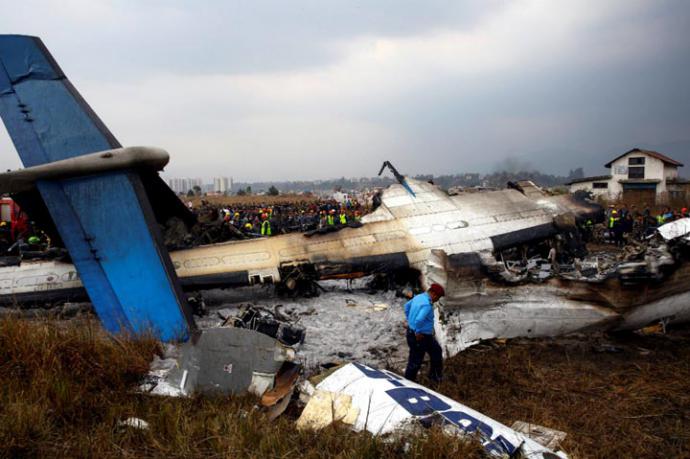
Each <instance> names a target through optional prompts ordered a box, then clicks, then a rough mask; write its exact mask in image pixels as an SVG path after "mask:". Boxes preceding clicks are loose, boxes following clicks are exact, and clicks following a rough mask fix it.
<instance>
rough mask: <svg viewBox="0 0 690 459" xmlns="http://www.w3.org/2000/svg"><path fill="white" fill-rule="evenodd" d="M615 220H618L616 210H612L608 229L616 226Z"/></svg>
mask: <svg viewBox="0 0 690 459" xmlns="http://www.w3.org/2000/svg"><path fill="white" fill-rule="evenodd" d="M616 222H618V212H616V211H615V210H612V211H611V217H609V229H613V228H614V227H615V226H616Z"/></svg>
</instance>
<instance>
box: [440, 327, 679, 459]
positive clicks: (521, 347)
mask: <svg viewBox="0 0 690 459" xmlns="http://www.w3.org/2000/svg"><path fill="white" fill-rule="evenodd" d="M602 344H612V345H613V346H615V347H616V348H618V349H620V350H621V352H607V351H606V348H605V347H602ZM609 350H610V349H609ZM602 351H603V352H602ZM446 366H447V372H446V379H445V380H444V382H443V384H442V385H441V387H440V388H439V391H440V392H442V393H444V394H446V395H448V396H450V397H451V398H453V399H455V400H459V401H461V402H462V403H465V404H467V405H468V406H470V407H472V408H474V409H477V410H479V411H481V412H483V413H484V414H487V415H489V416H491V417H493V418H494V419H496V420H498V421H501V422H503V423H504V424H507V425H511V424H512V423H513V422H514V421H516V420H522V421H529V422H534V423H536V424H541V425H544V426H547V427H551V428H554V429H558V430H562V431H564V432H567V433H568V437H567V438H566V440H565V442H564V445H563V447H564V449H565V450H566V451H568V452H569V453H570V454H571V457H574V458H612V457H645V458H653V457H658V458H670V457H674V458H675V457H690V330H676V331H673V332H671V333H670V334H669V335H654V336H645V337H642V336H637V335H628V336H622V337H617V338H615V340H613V341H604V340H603V338H598V339H592V338H582V339H560V340H539V341H537V340H516V341H511V342H508V343H507V344H506V345H487V346H480V347H478V348H476V349H473V350H472V349H471V350H469V351H467V352H464V353H462V354H460V355H458V356H456V357H454V358H453V359H450V360H449V361H448V362H447V365H446Z"/></svg>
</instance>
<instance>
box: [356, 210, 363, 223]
mask: <svg viewBox="0 0 690 459" xmlns="http://www.w3.org/2000/svg"><path fill="white" fill-rule="evenodd" d="M361 220H362V212H360V211H359V210H355V221H356V222H360V221H361Z"/></svg>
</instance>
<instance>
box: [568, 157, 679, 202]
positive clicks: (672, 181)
mask: <svg viewBox="0 0 690 459" xmlns="http://www.w3.org/2000/svg"><path fill="white" fill-rule="evenodd" d="M605 166H606V167H607V168H609V169H611V175H601V176H597V177H584V178H581V179H577V180H573V181H571V182H570V183H567V185H569V186H570V192H571V193H573V192H575V191H580V190H584V191H589V192H591V193H592V194H593V195H594V196H604V197H606V198H608V199H624V200H630V199H633V200H638V201H644V202H648V203H649V204H652V203H655V202H656V201H657V198H658V197H659V196H663V197H664V198H666V197H668V196H675V195H677V194H679V193H682V194H684V193H685V188H686V187H685V185H687V181H686V180H682V179H679V178H678V168H679V167H682V166H683V164H682V163H680V162H678V161H676V160H675V159H671V158H669V157H668V156H666V155H662V154H661V153H659V152H656V151H650V150H641V149H639V148H633V149H632V150H630V151H627V152H625V153H623V154H622V155H620V156H618V157H617V158H614V159H613V160H611V161H609V162H608V163H607V164H606V165H605Z"/></svg>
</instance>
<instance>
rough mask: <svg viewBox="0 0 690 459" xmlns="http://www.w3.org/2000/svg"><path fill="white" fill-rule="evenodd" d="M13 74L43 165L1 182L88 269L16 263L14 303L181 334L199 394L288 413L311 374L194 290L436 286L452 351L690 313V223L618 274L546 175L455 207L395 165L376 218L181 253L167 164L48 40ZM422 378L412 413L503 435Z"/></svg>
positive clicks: (13, 60) (7, 61) (6, 282)
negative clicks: (207, 315)
mask: <svg viewBox="0 0 690 459" xmlns="http://www.w3.org/2000/svg"><path fill="white" fill-rule="evenodd" d="M0 64H1V66H0V115H1V116H2V119H3V122H4V123H5V126H6V127H7V131H8V132H9V134H10V137H11V138H12V141H13V143H14V145H15V147H16V149H17V151H18V153H19V155H20V157H21V159H22V162H23V164H24V165H25V167H26V168H25V169H21V170H18V171H12V172H7V173H4V174H0V189H1V190H2V191H3V192H9V193H11V194H12V197H13V198H14V199H15V200H16V201H17V202H18V203H19V204H20V205H21V206H22V208H23V209H25V210H26V211H27V212H28V213H29V215H31V216H32V219H34V220H36V221H37V222H39V224H40V226H41V227H42V228H44V229H45V230H46V231H47V232H48V233H49V234H50V235H51V238H52V239H53V240H54V241H59V243H60V245H62V246H64V247H65V248H66V250H67V252H68V256H69V260H70V261H71V262H69V261H64V260H62V259H61V258H59V257H58V258H55V259H33V260H28V259H21V257H3V259H2V266H1V267H0V302H4V303H10V304H17V303H25V302H47V301H59V300H70V299H73V298H76V297H84V296H86V295H88V298H89V299H90V301H91V303H92V304H93V307H94V309H95V311H96V313H97V315H98V317H99V319H100V321H101V323H102V324H103V326H104V328H105V329H106V330H108V331H109V332H112V333H118V332H122V331H127V332H135V333H137V332H143V331H149V330H153V331H155V333H157V334H158V336H159V337H160V338H161V339H162V340H164V341H173V342H175V341H177V342H180V341H181V342H184V344H182V345H180V346H179V349H178V351H179V354H178V356H177V358H176V360H175V361H176V365H175V367H176V370H175V371H172V372H169V373H166V375H167V376H166V378H167V382H168V384H170V385H171V387H172V386H174V388H176V390H179V391H180V392H182V393H188V392H190V391H193V390H197V389H198V390H205V389H218V390H222V391H226V392H235V393H237V392H243V391H247V390H249V391H252V392H254V393H257V394H259V395H262V396H263V398H262V402H263V403H264V404H265V406H268V407H274V406H279V405H281V404H284V403H285V400H286V398H288V399H289V395H291V394H292V391H293V389H294V386H295V383H296V381H297V377H298V373H299V367H298V365H296V364H294V362H293V360H294V348H293V346H294V345H297V344H299V342H300V341H301V340H303V339H304V335H303V334H300V331H299V330H295V329H291V328H290V327H289V325H286V324H278V323H275V322H272V321H271V320H270V318H265V317H264V318H261V317H254V316H252V317H250V318H249V319H247V320H240V322H241V323H242V324H243V325H242V326H240V327H239V328H238V327H237V326H235V327H220V328H216V329H206V330H199V329H197V327H196V324H195V321H194V318H193V314H192V312H191V308H190V306H189V304H188V298H187V295H186V294H185V291H186V292H190V291H191V292H194V291H198V290H202V289H208V288H216V287H222V288H229V287H241V286H248V285H257V284H275V285H276V287H277V289H279V290H280V291H283V292H288V293H290V292H299V291H300V290H301V289H303V288H305V286H307V288H309V286H311V285H313V284H314V282H316V281H319V280H325V279H352V278H357V277H364V276H368V275H389V276H397V275H400V276H402V277H405V278H408V279H409V278H410V276H412V277H416V278H417V279H418V281H419V284H420V285H421V286H422V287H424V286H428V285H430V284H431V283H434V282H436V283H440V284H442V285H444V286H445V290H446V297H445V298H443V300H442V301H441V302H440V304H438V307H437V308H438V309H437V313H438V317H439V320H438V321H437V323H436V333H437V335H438V340H439V343H440V344H441V346H442V347H443V350H444V353H445V354H446V355H448V356H450V355H454V354H456V353H457V352H459V351H461V350H462V349H465V348H466V347H468V346H470V345H472V344H473V343H476V342H478V341H480V340H482V339H491V338H512V337H520V336H526V337H539V336H556V335H562V334H567V333H571V332H576V331H582V330H591V329H616V330H624V329H637V328H641V327H643V326H645V325H648V324H650V323H652V322H654V321H660V320H662V321H665V322H666V323H671V322H680V321H686V320H688V319H690V282H688V281H689V280H690V263H688V261H687V259H688V244H690V242H689V241H688V237H687V234H688V232H690V226H688V225H687V224H686V223H683V221H680V222H674V223H672V224H670V225H672V227H669V226H668V225H666V226H665V227H662V228H660V230H659V232H658V233H659V234H658V235H657V236H655V237H654V238H653V239H652V240H650V242H649V243H648V244H646V245H644V246H640V247H639V250H637V251H636V252H634V253H631V254H629V256H628V257H627V259H626V260H622V261H617V262H611V263H605V262H602V261H601V260H599V259H596V258H592V257H589V256H588V254H587V252H586V250H585V246H584V244H583V242H582V240H581V237H580V231H579V229H578V226H579V225H580V224H582V223H583V222H584V221H586V220H588V219H591V220H594V221H601V219H602V216H603V211H602V209H601V207H600V206H598V205H596V204H594V203H592V202H589V201H586V200H584V199H579V198H576V197H575V196H571V195H559V196H550V195H548V194H547V193H545V192H544V191H542V190H541V189H540V188H538V187H537V186H535V185H534V184H532V183H531V182H519V183H517V184H511V186H510V187H509V188H508V189H505V190H500V191H487V192H482V193H475V194H460V195H456V196H449V195H448V194H447V193H446V192H444V191H443V190H441V189H439V188H438V187H436V186H434V185H433V184H430V183H426V182H422V181H417V180H412V179H409V178H406V177H404V176H402V175H400V174H399V173H398V172H397V171H396V170H395V168H393V167H392V165H390V164H389V163H388V164H384V166H386V165H388V166H389V167H390V169H391V170H392V172H393V174H394V175H395V177H396V179H397V180H398V184H395V185H392V186H390V187H389V188H387V189H386V190H384V191H383V192H382V193H381V194H380V196H379V197H378V198H377V201H378V202H377V204H378V206H377V208H376V209H375V210H374V211H373V212H372V213H370V214H368V215H366V216H365V217H364V218H363V219H362V222H361V224H358V225H351V226H350V227H344V228H340V229H338V230H337V231H315V232H310V233H306V234H298V233H294V234H286V235H280V236H274V237H270V238H260V239H252V240H245V241H237V242H228V243H220V244H211V245H206V246H198V247H192V248H185V249H180V250H172V251H168V250H167V249H166V247H165V245H164V244H163V237H162V232H165V231H166V230H167V228H169V226H170V225H171V222H176V223H177V224H180V223H181V224H182V225H184V226H185V227H186V228H187V229H189V228H191V227H192V226H193V225H194V223H195V216H194V215H193V214H192V213H191V212H190V211H189V209H187V208H186V207H185V206H184V205H183V204H182V202H181V201H180V200H179V198H178V197H177V196H175V194H174V193H173V192H172V191H171V190H170V189H169V188H168V187H167V185H166V184H165V183H164V182H163V181H162V180H161V179H160V177H159V176H158V171H160V170H161V169H162V168H163V167H164V166H165V165H166V164H167V162H168V155H167V153H165V152H164V151H163V150H159V149H154V148H145V147H129V148H122V146H121V145H120V144H119V143H118V141H117V140H116V139H115V137H114V136H113V135H112V133H110V131H109V130H108V129H107V127H106V126H105V124H104V123H103V122H102V121H101V120H100V119H99V118H98V117H97V116H96V114H95V113H94V112H93V111H92V110H91V108H90V107H89V106H88V105H87V104H86V102H85V101H84V99H83V98H82V97H81V96H80V95H79V93H78V92H77V91H76V89H75V88H74V87H73V86H72V85H71V83H70V82H69V80H67V78H66V77H65V75H64V73H63V72H62V71H61V69H60V68H59V67H58V65H57V63H56V62H55V60H54V59H53V58H52V56H51V55H50V53H49V52H48V51H47V49H46V48H45V46H44V45H43V43H42V42H41V41H40V39H38V38H35V37H26V36H14V35H12V36H0ZM683 224H685V225H686V226H683ZM669 228H672V229H669ZM543 244H547V245H548V244H557V245H558V247H559V250H560V251H561V253H565V255H567V257H569V258H571V259H572V260H574V261H573V263H572V264H569V265H567V266H565V267H563V268H562V269H554V268H555V267H554V266H552V265H551V264H550V263H545V260H542V259H539V258H535V256H534V255H535V252H537V251H538V250H537V249H540V250H541V249H543V248H544V246H543ZM547 247H548V246H547ZM245 319H246V318H245ZM267 330H269V331H267ZM257 331H259V332H261V333H257ZM249 349H251V352H249V351H248V350H249ZM360 367H361V368H360ZM360 367H357V368H358V370H359V371H360V373H363V374H364V375H366V376H367V377H369V378H371V377H374V378H383V379H385V380H386V381H387V384H389V385H391V388H389V389H390V390H386V391H385V392H386V393H388V394H389V395H390V396H391V397H393V395H391V392H390V391H391V390H392V391H394V392H395V391H399V390H402V389H399V388H400V387H402V386H403V383H402V382H401V381H399V380H400V379H401V378H400V377H398V376H394V375H393V374H392V373H380V374H379V373H376V375H377V376H372V375H374V372H375V371H376V370H373V369H366V368H365V367H363V366H360ZM362 368H365V369H364V370H363V369H362ZM348 371H349V372H350V373H352V372H353V371H354V372H355V373H356V371H355V370H352V369H350V370H348ZM348 374H349V373H348ZM357 374H358V375H359V376H361V374H359V373H357ZM381 375H383V376H381ZM351 376H352V375H351ZM405 384H407V386H409V387H412V389H409V387H408V389H409V390H412V391H413V392H414V391H417V392H416V393H417V394H418V395H419V397H421V398H418V399H417V398H414V397H411V396H408V397H407V398H404V400H403V399H401V401H400V403H399V405H400V406H402V407H407V408H409V409H408V410H407V412H408V414H409V413H413V414H415V416H417V415H419V416H421V415H424V416H426V415H430V414H432V413H431V411H433V412H434V413H437V414H438V413H440V412H443V411H448V412H449V413H451V414H452V413H455V414H452V416H451V415H448V416H442V417H444V418H445V419H446V420H449V419H455V418H458V419H460V418H462V419H464V421H467V422H464V421H463V422H459V421H458V422H459V424H460V425H461V427H462V428H464V429H465V430H467V429H469V427H468V426H474V428H473V431H476V430H477V429H479V430H480V431H482V432H483V433H484V434H489V433H490V432H489V431H490V430H491V428H489V427H482V426H487V424H486V423H484V422H482V423H480V422H479V421H478V420H477V419H479V418H477V417H476V416H475V415H471V416H470V415H467V413H466V412H465V414H457V413H456V411H457V410H454V409H453V408H452V407H451V405H452V404H451V403H450V401H448V400H445V399H444V398H443V397H442V396H438V395H434V394H430V393H428V392H424V390H423V389H421V388H420V387H418V386H416V385H414V384H412V383H410V382H409V381H408V382H407V383H405ZM409 390H408V392H409ZM420 391H421V392H420ZM408 395H409V394H408ZM425 397H426V398H425ZM393 398H394V399H395V397H393ZM413 399H414V400H416V401H415V402H413V401H411V400H413ZM420 400H421V401H425V403H422V404H420V405H419V406H422V405H424V406H426V405H428V403H426V402H429V401H430V400H434V401H438V403H436V402H435V403H436V404H437V405H438V407H437V408H438V409H436V408H434V409H433V410H431V411H430V412H428V413H427V412H426V411H425V412H424V413H421V414H420V413H416V411H414V407H412V405H411V404H414V403H416V402H417V401H420ZM453 403H455V402H453ZM410 410H413V411H410ZM427 411H428V410H427ZM463 416H464V417H463ZM467 416H470V417H469V418H468V417H467ZM396 419H397V418H396ZM475 421H476V422H475ZM358 422H359V421H358ZM458 422H456V423H455V424H456V425H458ZM480 424H481V425H480ZM478 426H479V427H478ZM504 427H505V426H503V427H500V429H503V428H504ZM482 429H483V430H482ZM505 429H507V428H505ZM506 435H507V434H506ZM488 437H491V435H488ZM499 443H500V442H499ZM492 444H493V445H495V443H492ZM511 445H512V444H511ZM515 448H516V447H514V446H513V451H514V449H515ZM494 449H495V448H494ZM503 450H504V451H505V452H509V453H510V452H511V451H510V448H507V447H506V448H503Z"/></svg>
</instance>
